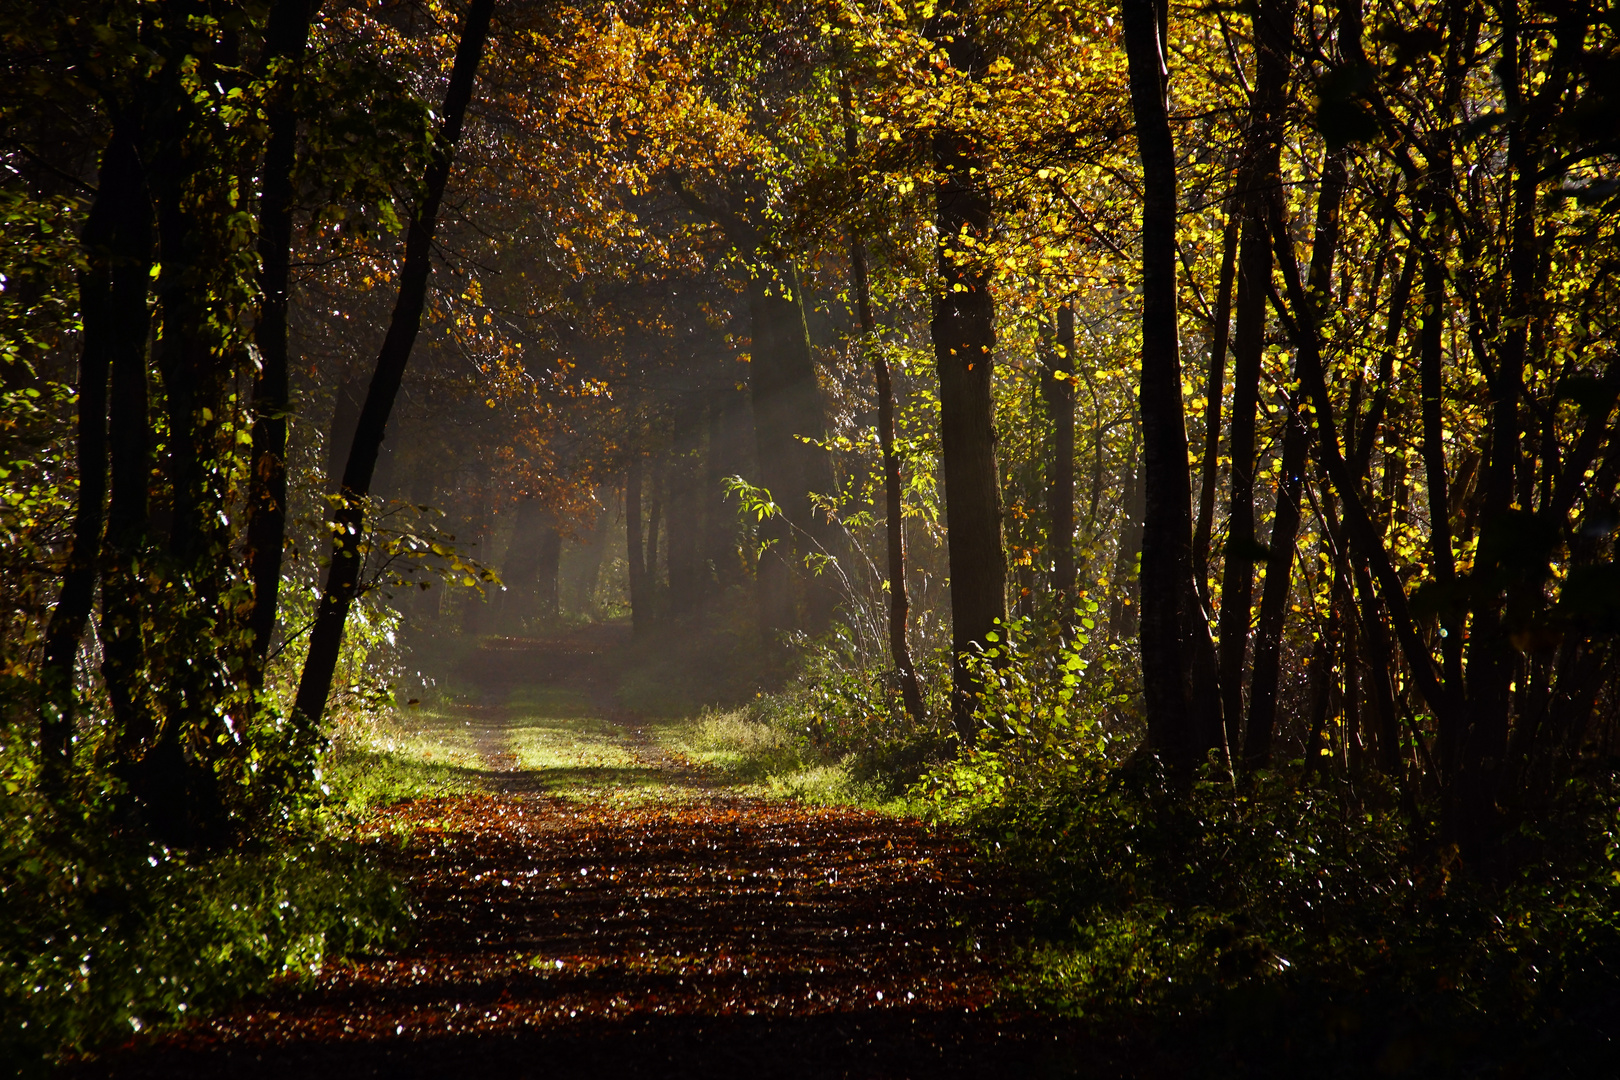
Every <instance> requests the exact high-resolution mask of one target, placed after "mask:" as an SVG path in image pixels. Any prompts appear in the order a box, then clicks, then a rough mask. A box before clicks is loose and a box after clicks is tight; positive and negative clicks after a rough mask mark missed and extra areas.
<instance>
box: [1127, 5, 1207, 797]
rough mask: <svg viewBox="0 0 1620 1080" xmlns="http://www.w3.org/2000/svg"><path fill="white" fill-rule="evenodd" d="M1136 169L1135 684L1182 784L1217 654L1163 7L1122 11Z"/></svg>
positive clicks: (1198, 742) (1202, 746)
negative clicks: (1202, 587)
mask: <svg viewBox="0 0 1620 1080" xmlns="http://www.w3.org/2000/svg"><path fill="white" fill-rule="evenodd" d="M1122 8H1123V13H1124V23H1125V27H1124V29H1125V51H1126V58H1127V61H1128V64H1129V67H1130V82H1131V106H1132V110H1133V112H1134V113H1135V116H1136V138H1137V146H1138V148H1139V151H1140V154H1141V158H1142V184H1143V207H1142V382H1141V391H1140V408H1141V413H1142V444H1143V452H1144V457H1145V459H1146V478H1145V479H1146V484H1145V496H1146V497H1145V510H1144V522H1143V533H1142V572H1141V577H1142V616H1141V619H1142V627H1141V643H1142V644H1141V649H1142V682H1143V688H1144V690H1145V697H1146V703H1147V720H1148V743H1149V745H1150V746H1152V747H1153V748H1154V749H1155V750H1157V751H1158V752H1159V753H1160V754H1162V755H1163V756H1164V758H1165V760H1166V762H1167V763H1168V764H1169V765H1170V766H1171V768H1172V769H1173V770H1175V771H1177V772H1180V773H1183V774H1186V773H1187V772H1188V771H1189V770H1190V769H1191V767H1192V766H1194V765H1195V764H1197V762H1198V761H1199V760H1201V759H1202V758H1203V756H1204V754H1205V753H1206V752H1207V751H1209V750H1211V749H1214V748H1215V747H1216V746H1218V745H1219V744H1220V742H1221V739H1222V736H1223V732H1222V723H1221V696H1220V688H1219V681H1218V675H1217V672H1216V665H1215V649H1214V643H1213V642H1212V641H1211V640H1210V636H1209V625H1208V622H1207V620H1206V617H1205V615H1204V612H1203V607H1202V605H1201V604H1200V602H1199V599H1198V594H1197V590H1196V589H1195V587H1194V585H1193V576H1192V511H1191V505H1190V504H1191V500H1192V490H1191V484H1190V481H1189V478H1188V471H1187V428H1186V422H1185V419H1184V416H1183V413H1182V405H1181V358H1180V355H1179V352H1180V346H1179V340H1178V332H1177V319H1176V158H1175V147H1174V144H1173V142H1172V140H1171V135H1170V117H1169V112H1168V102H1167V99H1166V93H1167V79H1168V76H1169V68H1168V53H1167V51H1166V48H1165V39H1164V38H1165V30H1166V26H1167V23H1168V19H1169V13H1168V8H1167V7H1166V5H1165V4H1164V2H1163V0H1122Z"/></svg>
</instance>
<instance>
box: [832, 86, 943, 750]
mask: <svg viewBox="0 0 1620 1080" xmlns="http://www.w3.org/2000/svg"><path fill="white" fill-rule="evenodd" d="M853 98H854V94H853V91H852V89H851V87H850V84H849V79H848V77H847V76H846V77H845V79H844V81H843V105H844V152H845V158H846V160H847V161H849V162H854V160H855V153H856V149H857V146H856V138H855V118H854V112H855V109H854V100H853ZM849 264H850V276H851V278H852V283H853V284H854V286H855V313H856V315H857V316H858V317H859V319H860V326H861V346H862V348H863V349H864V350H865V352H866V353H867V355H868V356H869V357H870V358H871V361H872V379H873V382H874V384H875V387H876V390H877V409H878V416H877V421H878V425H877V426H878V449H879V452H880V453H881V455H882V458H883V514H884V518H883V539H884V547H885V551H886V554H887V557H888V575H889V579H888V584H889V658H890V660H891V662H892V663H893V664H894V670H895V675H896V676H897V677H898V679H899V681H900V698H901V700H902V702H904V704H905V707H906V715H907V716H909V717H911V719H912V720H913V721H914V722H917V723H921V722H922V720H923V718H924V712H925V710H924V707H923V697H922V686H921V685H920V684H919V683H918V681H917V669H916V667H915V666H914V665H913V664H912V662H911V643H910V642H909V641H908V640H907V637H906V624H907V621H908V619H909V617H910V612H911V601H910V597H909V595H908V593H907V590H906V522H905V504H904V501H903V498H902V496H903V493H904V489H903V488H902V487H901V477H900V455H899V454H897V453H896V452H895V448H894V380H893V379H892V378H891V376H890V373H889V359H888V357H887V356H885V355H884V353H883V347H882V344H881V343H880V342H878V341H877V340H876V338H877V320H876V319H875V318H874V317H873V315H872V290H871V283H870V282H869V281H868V279H867V268H866V243H865V241H863V240H862V239H861V234H860V233H859V232H857V231H856V230H855V229H850V231H849Z"/></svg>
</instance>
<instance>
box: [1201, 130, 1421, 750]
mask: <svg viewBox="0 0 1620 1080" xmlns="http://www.w3.org/2000/svg"><path fill="white" fill-rule="evenodd" d="M1345 179H1346V176H1345V169H1344V162H1343V159H1342V158H1340V157H1339V156H1338V155H1337V154H1330V155H1329V156H1328V157H1327V158H1326V159H1325V160H1324V161H1323V165H1322V183H1321V190H1320V192H1319V195H1318V198H1317V206H1316V231H1315V235H1314V237H1313V239H1312V244H1311V269H1310V276H1311V283H1312V287H1313V289H1315V290H1316V291H1317V292H1318V293H1321V292H1324V291H1325V290H1326V287H1327V283H1328V282H1329V281H1330V280H1331V279H1332V274H1333V261H1334V259H1335V257H1336V256H1337V254H1338V248H1339V208H1340V204H1341V203H1342V201H1343V198H1344V186H1345ZM1272 197H1274V196H1270V195H1268V196H1267V197H1266V198H1264V199H1258V200H1256V202H1255V205H1254V212H1255V214H1256V215H1257V216H1258V217H1259V218H1260V219H1261V220H1262V221H1264V220H1265V218H1266V216H1267V215H1268V213H1269V211H1268V209H1267V206H1268V203H1269V200H1270V198H1272ZM1268 231H1269V229H1268ZM1266 268H1267V269H1266V276H1267V286H1268V290H1267V291H1268V292H1269V291H1270V276H1271V269H1270V268H1271V259H1270V257H1269V255H1268V257H1267V259H1266ZM1397 298H1398V299H1399V297H1397ZM1401 302H1402V303H1403V304H1404V300H1402V301H1401ZM1263 314H1264V313H1263V312H1262V315H1263ZM1399 317H1400V316H1399V314H1398V313H1397V314H1396V315H1395V316H1394V318H1396V319H1399ZM1380 392H1381V393H1382V392H1383V391H1382V388H1381V391H1380ZM1303 407H1304V399H1303V396H1302V395H1299V394H1294V395H1290V399H1289V401H1288V403H1287V414H1286V416H1285V418H1284V421H1283V425H1284V426H1283V448H1282V474H1281V475H1280V476H1279V477H1278V478H1277V499H1276V503H1275V508H1274V510H1273V513H1272V523H1271V538H1270V543H1269V545H1268V547H1269V551H1268V552H1267V555H1266V584H1265V592H1264V594H1263V595H1262V596H1261V599H1260V626H1259V628H1258V631H1257V636H1256V638H1255V646H1254V664H1253V668H1252V670H1251V673H1250V687H1249V726H1248V731H1247V732H1246V733H1245V735H1244V742H1243V759H1244V767H1245V768H1246V769H1257V768H1264V767H1265V766H1266V765H1267V764H1268V763H1269V762H1270V758H1271V743H1272V737H1273V733H1274V729H1275V727H1276V711H1277V679H1278V676H1279V675H1280V664H1281V655H1282V632H1283V624H1284V622H1286V620H1287V617H1288V611H1287V608H1288V597H1289V593H1290V587H1291V581H1292V576H1293V565H1294V541H1295V538H1296V537H1297V536H1298V533H1299V497H1300V489H1301V484H1302V483H1303V476H1302V474H1303V472H1304V468H1305V456H1306V451H1307V450H1308V449H1309V446H1310V432H1309V429H1308V428H1307V427H1306V423H1305V420H1304V418H1303V415H1302V413H1301V409H1302V408H1303ZM1223 602H1224V598H1223ZM1223 615H1224V611H1223ZM1223 642H1224V639H1223ZM1223 659H1224V657H1223ZM1233 748H1234V749H1236V743H1234V744H1233Z"/></svg>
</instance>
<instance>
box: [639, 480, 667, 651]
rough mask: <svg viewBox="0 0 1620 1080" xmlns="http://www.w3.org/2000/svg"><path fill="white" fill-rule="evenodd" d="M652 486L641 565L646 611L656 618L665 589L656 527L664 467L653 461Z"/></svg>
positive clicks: (660, 515)
mask: <svg viewBox="0 0 1620 1080" xmlns="http://www.w3.org/2000/svg"><path fill="white" fill-rule="evenodd" d="M649 479H650V481H651V484H650V487H651V488H652V505H651V506H650V507H649V508H648V510H647V553H646V555H645V556H644V558H643V562H642V565H643V566H645V567H646V571H645V573H644V576H643V577H642V581H644V582H645V583H646V586H647V589H646V592H647V600H648V605H647V608H648V611H649V612H650V613H651V614H652V616H653V617H654V618H655V619H656V618H657V617H658V616H660V615H662V614H663V611H664V598H665V589H664V582H663V581H661V580H659V573H658V562H659V559H658V529H659V526H660V525H662V524H663V516H664V468H663V466H662V464H660V463H657V462H654V463H653V465H652V476H651V477H649Z"/></svg>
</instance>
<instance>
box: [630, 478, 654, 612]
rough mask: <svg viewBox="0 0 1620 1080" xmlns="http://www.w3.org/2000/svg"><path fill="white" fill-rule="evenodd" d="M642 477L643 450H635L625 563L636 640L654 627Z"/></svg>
mask: <svg viewBox="0 0 1620 1080" xmlns="http://www.w3.org/2000/svg"><path fill="white" fill-rule="evenodd" d="M641 474H642V467H641V450H640V448H639V447H638V448H633V449H632V450H631V451H630V465H629V467H628V468H627V469H626V470H625V474H624V559H625V563H626V564H627V565H628V567H629V575H630V632H631V633H632V634H634V635H635V636H637V637H640V636H642V635H643V634H645V633H646V632H647V628H648V627H649V626H650V625H651V623H652V618H651V616H652V612H651V610H650V605H649V601H648V596H647V561H646V556H645V554H644V552H645V550H646V549H645V548H644V547H643V546H642V537H641Z"/></svg>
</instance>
